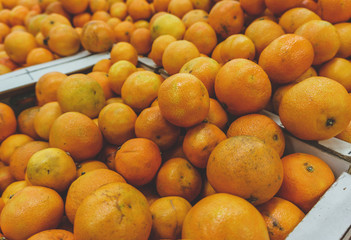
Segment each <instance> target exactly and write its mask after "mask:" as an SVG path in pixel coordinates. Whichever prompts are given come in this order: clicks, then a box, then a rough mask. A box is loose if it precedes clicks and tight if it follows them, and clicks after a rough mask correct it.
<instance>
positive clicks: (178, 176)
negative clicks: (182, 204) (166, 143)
mask: <svg viewBox="0 0 351 240" xmlns="http://www.w3.org/2000/svg"><path fill="white" fill-rule="evenodd" d="M201 186H202V179H201V175H200V173H199V171H198V170H197V169H196V168H195V167H193V165H191V163H190V162H189V161H188V160H186V159H185V158H171V159H169V160H167V161H166V162H165V163H163V164H162V166H161V168H160V170H159V171H158V173H157V177H156V189H157V192H158V194H159V195H160V196H161V197H166V196H179V197H183V198H185V199H186V200H188V201H189V202H191V201H193V200H194V199H195V198H196V197H197V196H198V195H199V194H200V191H201Z"/></svg>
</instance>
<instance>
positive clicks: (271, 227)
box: [257, 197, 305, 240]
mask: <svg viewBox="0 0 351 240" xmlns="http://www.w3.org/2000/svg"><path fill="white" fill-rule="evenodd" d="M257 210H258V211H260V213H261V214H262V216H263V219H264V220H265V222H266V225H267V228H268V233H269V237H270V239H271V240H283V239H285V238H286V237H287V236H288V235H289V233H290V232H292V231H293V230H294V228H295V227H296V226H297V224H299V223H300V222H301V220H302V219H303V218H304V217H305V214H304V213H303V212H302V211H301V210H300V209H299V208H298V207H297V206H295V205H294V204H293V203H291V202H289V201H287V200H284V199H282V198H279V197H274V198H272V199H271V200H269V201H268V202H266V203H264V204H262V205H260V206H258V207H257Z"/></svg>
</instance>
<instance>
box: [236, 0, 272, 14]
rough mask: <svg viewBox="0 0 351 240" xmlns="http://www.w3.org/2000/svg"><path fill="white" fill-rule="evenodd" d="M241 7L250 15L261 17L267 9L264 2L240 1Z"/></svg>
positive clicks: (259, 0) (258, 0) (260, 0)
mask: <svg viewBox="0 0 351 240" xmlns="http://www.w3.org/2000/svg"><path fill="white" fill-rule="evenodd" d="M240 6H241V7H242V9H243V10H244V11H245V12H246V13H247V14H249V15H254V16H257V15H261V14H263V12H264V10H265V9H266V4H265V1H264V0H240Z"/></svg>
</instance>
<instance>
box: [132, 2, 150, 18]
mask: <svg viewBox="0 0 351 240" xmlns="http://www.w3.org/2000/svg"><path fill="white" fill-rule="evenodd" d="M127 5H128V4H127ZM128 14H129V15H130V16H131V17H132V19H133V20H134V21H137V20H140V19H145V20H148V19H149V18H150V17H151V16H152V9H151V6H150V4H149V3H148V2H147V1H146V0H132V1H131V3H130V4H129V5H128Z"/></svg>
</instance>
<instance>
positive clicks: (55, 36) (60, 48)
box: [48, 24, 81, 57]
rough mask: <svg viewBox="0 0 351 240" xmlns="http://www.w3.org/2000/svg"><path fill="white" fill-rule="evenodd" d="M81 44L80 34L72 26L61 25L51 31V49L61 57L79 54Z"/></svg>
mask: <svg viewBox="0 0 351 240" xmlns="http://www.w3.org/2000/svg"><path fill="white" fill-rule="evenodd" d="M80 44H81V41H80V37H79V34H78V33H77V32H76V30H75V29H74V28H73V27H71V26H68V25H65V24H59V25H57V26H55V27H53V28H51V29H50V31H49V34H48V46H49V49H50V50H51V51H53V52H54V53H56V54H58V55H59V56H62V57H65V56H70V55H73V54H75V53H77V52H78V51H79V49H80Z"/></svg>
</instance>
